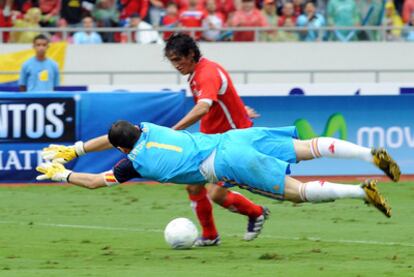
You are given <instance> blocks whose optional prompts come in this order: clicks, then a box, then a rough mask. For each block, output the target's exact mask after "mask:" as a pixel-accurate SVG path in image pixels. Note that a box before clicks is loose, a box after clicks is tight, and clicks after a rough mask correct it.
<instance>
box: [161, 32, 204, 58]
mask: <svg viewBox="0 0 414 277" xmlns="http://www.w3.org/2000/svg"><path fill="white" fill-rule="evenodd" d="M191 52H192V53H194V61H195V62H198V61H199V60H200V58H201V52H200V48H198V45H197V43H196V41H195V40H194V39H193V38H192V37H191V36H189V35H187V34H182V33H176V34H173V35H172V36H170V38H169V39H168V41H167V43H166V44H165V48H164V55H165V56H166V57H167V56H169V55H171V54H175V55H177V56H179V57H183V56H185V57H187V56H188V55H190V53H191Z"/></svg>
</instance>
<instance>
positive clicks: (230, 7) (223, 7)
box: [201, 0, 236, 22]
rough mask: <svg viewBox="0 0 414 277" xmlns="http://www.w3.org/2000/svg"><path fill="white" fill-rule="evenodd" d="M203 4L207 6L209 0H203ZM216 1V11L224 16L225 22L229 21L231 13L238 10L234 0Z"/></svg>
mask: <svg viewBox="0 0 414 277" xmlns="http://www.w3.org/2000/svg"><path fill="white" fill-rule="evenodd" d="M201 2H202V3H203V6H204V7H206V6H207V2H208V0H201ZM215 2H216V12H217V13H220V14H221V15H222V16H223V22H227V19H228V18H229V15H231V14H233V13H234V12H235V11H236V7H235V6H234V1H233V0H215Z"/></svg>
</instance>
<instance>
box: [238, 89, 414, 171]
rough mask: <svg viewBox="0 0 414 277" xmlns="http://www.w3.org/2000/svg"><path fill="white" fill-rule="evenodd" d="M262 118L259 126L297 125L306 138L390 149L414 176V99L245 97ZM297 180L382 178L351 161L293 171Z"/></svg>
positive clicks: (308, 165)
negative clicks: (305, 177) (309, 177)
mask: <svg viewBox="0 0 414 277" xmlns="http://www.w3.org/2000/svg"><path fill="white" fill-rule="evenodd" d="M243 100H244V102H245V103H246V104H247V105H249V106H251V107H253V108H255V109H256V110H257V111H258V112H259V113H260V114H261V117H260V118H258V119H256V120H255V126H285V125H296V126H297V127H298V131H299V134H300V136H301V138H302V139H310V138H312V137H315V136H332V137H337V138H341V139H345V140H349V141H351V142H354V143H357V144H359V145H363V146H366V147H386V148H387V149H388V150H389V152H390V153H391V154H392V156H393V157H394V158H395V159H396V160H397V162H398V163H399V164H400V166H401V171H402V173H403V174H414V96H412V95H404V96H402V95H401V96H311V97H309V96H306V97H305V96H291V97H244V98H243ZM292 174H294V175H353V174H356V175H364V174H382V172H381V171H379V170H378V169H377V168H376V167H375V166H373V165H370V164H367V163H364V162H360V161H351V160H332V159H330V160H329V159H319V160H313V161H306V162H301V163H299V164H297V165H295V166H293V167H292Z"/></svg>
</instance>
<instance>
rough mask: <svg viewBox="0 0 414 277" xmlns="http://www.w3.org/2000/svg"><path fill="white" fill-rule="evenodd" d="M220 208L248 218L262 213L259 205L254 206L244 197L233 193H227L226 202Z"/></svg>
mask: <svg viewBox="0 0 414 277" xmlns="http://www.w3.org/2000/svg"><path fill="white" fill-rule="evenodd" d="M221 206H222V207H224V208H226V209H228V210H230V211H232V212H234V213H239V214H243V215H247V216H248V217H258V216H260V215H261V214H262V213H263V208H262V207H261V206H259V205H256V204H255V203H253V202H252V201H250V200H249V199H247V198H246V197H245V196H243V195H241V194H240V193H237V192H234V191H228V192H227V196H226V200H225V201H224V203H223V204H221Z"/></svg>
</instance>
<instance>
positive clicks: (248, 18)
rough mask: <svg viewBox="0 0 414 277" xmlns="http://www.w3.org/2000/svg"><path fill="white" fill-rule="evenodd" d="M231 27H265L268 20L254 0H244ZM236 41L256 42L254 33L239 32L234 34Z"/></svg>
mask: <svg viewBox="0 0 414 277" xmlns="http://www.w3.org/2000/svg"><path fill="white" fill-rule="evenodd" d="M229 26H232V27H265V26H267V22H266V18H265V17H264V16H263V14H262V13H261V12H260V10H259V9H257V8H256V7H255V2H254V1H253V0H242V6H241V9H240V10H238V11H236V12H235V13H234V15H233V17H232V18H231V19H230V22H229ZM233 40H234V41H254V40H255V32H254V31H238V32H236V31H235V32H234V34H233Z"/></svg>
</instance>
